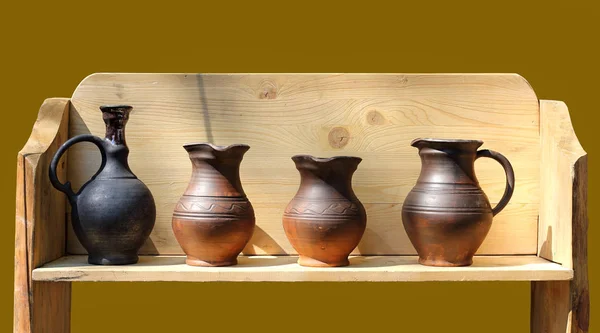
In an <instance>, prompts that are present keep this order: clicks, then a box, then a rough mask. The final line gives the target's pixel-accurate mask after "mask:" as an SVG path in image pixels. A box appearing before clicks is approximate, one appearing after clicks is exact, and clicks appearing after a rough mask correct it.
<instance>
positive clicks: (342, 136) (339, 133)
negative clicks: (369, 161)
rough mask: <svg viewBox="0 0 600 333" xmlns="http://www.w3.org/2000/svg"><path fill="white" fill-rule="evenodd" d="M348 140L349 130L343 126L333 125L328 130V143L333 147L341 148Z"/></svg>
mask: <svg viewBox="0 0 600 333" xmlns="http://www.w3.org/2000/svg"><path fill="white" fill-rule="evenodd" d="M348 141H350V132H348V130H347V129H345V128H343V127H334V128H332V129H331V131H329V144H330V145H331V146H332V147H333V148H343V147H344V146H346V145H347V144H348Z"/></svg>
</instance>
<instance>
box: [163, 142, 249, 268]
mask: <svg viewBox="0 0 600 333" xmlns="http://www.w3.org/2000/svg"><path fill="white" fill-rule="evenodd" d="M184 148H185V150H186V151H187V152H188V153H189V156H190V160H191V162H192V177H191V180H190V182H189V184H188V187H187V189H186V190H185V192H184V193H183V196H182V197H181V198H180V199H179V202H178V203H177V205H176V207H175V211H174V212H173V220H172V227H173V232H174V234H175V237H176V238H177V241H178V242H179V245H180V246H181V248H182V249H183V251H184V252H185V253H186V255H187V258H186V263H187V264H188V265H191V266H209V267H210V266H230V265H235V264H237V257H238V255H239V254H240V253H241V252H242V250H243V249H244V247H245V246H246V244H247V243H248V241H250V238H251V237H252V234H253V233H254V225H255V217H254V209H253V208H252V205H251V204H250V201H249V200H248V198H247V197H246V194H245V193H244V190H243V188H242V183H241V181H240V164H241V162H242V158H243V157H244V154H245V153H246V152H247V151H248V149H250V146H248V145H243V144H234V145H231V146H228V147H223V146H215V145H212V144H210V143H196V144H187V145H185V146H184Z"/></svg>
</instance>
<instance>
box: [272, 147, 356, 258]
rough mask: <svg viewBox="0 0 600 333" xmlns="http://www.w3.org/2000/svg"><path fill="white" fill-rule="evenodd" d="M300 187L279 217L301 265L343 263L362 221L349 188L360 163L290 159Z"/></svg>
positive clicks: (352, 159)
mask: <svg viewBox="0 0 600 333" xmlns="http://www.w3.org/2000/svg"><path fill="white" fill-rule="evenodd" d="M292 160H293V161H294V162H295V163H296V168H297V169H298V171H299V172H300V178H301V180H300V187H299V189H298V192H297V193H296V195H295V196H294V198H293V199H292V200H291V202H290V203H289V204H288V206H287V207H286V209H285V212H284V215H283V228H284V230H285V233H286V236H287V238H288V240H289V241H290V243H291V244H292V246H293V247H294V249H295V250H296V251H297V252H298V255H299V259H298V263H299V264H300V265H302V266H313V267H335V266H346V265H348V264H349V261H348V255H349V254H350V253H351V252H352V251H353V250H354V248H355V247H356V246H357V245H358V243H359V242H360V240H361V238H362V236H363V234H364V232H365V229H366V223H367V216H366V212H365V209H364V207H363V205H362V203H361V202H360V201H359V200H358V198H357V197H356V195H355V194H354V191H353V190H352V175H353V173H354V171H355V170H356V168H357V166H358V164H359V163H360V161H361V159H360V158H358V157H351V156H336V157H332V158H316V157H313V156H309V155H296V156H294V157H292Z"/></svg>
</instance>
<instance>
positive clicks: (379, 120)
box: [367, 110, 385, 125]
mask: <svg viewBox="0 0 600 333" xmlns="http://www.w3.org/2000/svg"><path fill="white" fill-rule="evenodd" d="M367 123H369V124H370V125H383V124H384V123H385V118H384V117H383V115H382V114H381V113H379V112H378V111H375V110H373V111H369V113H367Z"/></svg>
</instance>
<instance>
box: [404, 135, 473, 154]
mask: <svg viewBox="0 0 600 333" xmlns="http://www.w3.org/2000/svg"><path fill="white" fill-rule="evenodd" d="M410 145H411V146H413V147H415V148H418V149H422V148H431V149H436V150H463V151H473V152H475V151H477V149H479V147H481V145H483V141H481V140H465V139H437V138H417V139H414V140H413V141H412V142H411V143H410Z"/></svg>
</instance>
